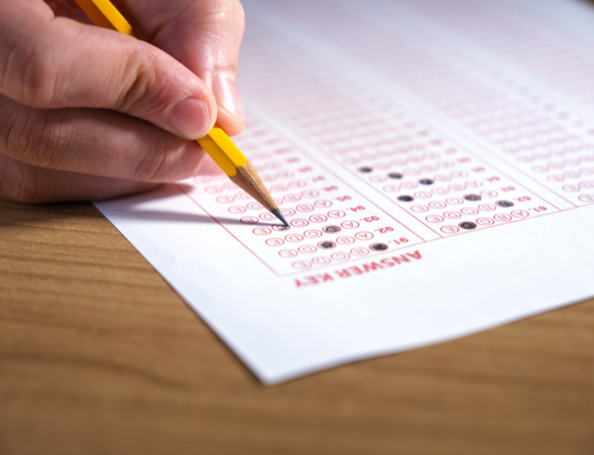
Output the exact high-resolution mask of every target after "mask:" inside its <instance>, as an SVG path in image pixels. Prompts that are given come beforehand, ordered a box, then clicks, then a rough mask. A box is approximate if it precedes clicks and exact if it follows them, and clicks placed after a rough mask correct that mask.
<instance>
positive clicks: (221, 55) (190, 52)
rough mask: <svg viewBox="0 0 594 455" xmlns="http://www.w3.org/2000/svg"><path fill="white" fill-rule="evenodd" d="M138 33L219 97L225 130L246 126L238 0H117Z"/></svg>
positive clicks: (220, 123)
mask: <svg viewBox="0 0 594 455" xmlns="http://www.w3.org/2000/svg"><path fill="white" fill-rule="evenodd" d="M115 3H116V4H117V5H118V8H122V11H124V13H125V16H126V17H129V18H130V19H131V21H132V22H133V24H132V25H133V27H134V29H135V30H137V31H138V32H139V34H140V35H141V36H142V37H143V38H144V39H146V40H147V41H149V42H150V43H152V44H154V45H155V46H156V47H158V48H160V49H163V50H164V51H165V52H167V53H168V54H170V55H171V56H173V57H174V58H175V59H176V60H177V61H179V62H181V63H183V64H184V65H185V66H186V67H187V68H189V69H190V70H191V71H192V72H193V73H194V74H196V75H198V76H199V77H200V78H201V79H202V80H203V81H205V83H206V84H207V85H208V87H209V88H211V89H212V92H213V94H214V96H215V98H216V102H217V107H218V109H217V111H218V115H217V124H218V126H220V127H221V128H223V129H224V130H225V131H226V132H227V133H228V134H230V135H234V134H238V133H240V132H241V131H242V130H243V128H244V127H245V113H244V110H243V104H242V101H241V97H240V95H239V90H238V88H237V60H238V56H239V46H240V44H241V38H242V36H243V30H244V26H245V21H244V11H243V8H242V6H241V3H239V1H237V0H202V1H191V2H188V1H187V0H169V1H167V2H163V1H161V0H115Z"/></svg>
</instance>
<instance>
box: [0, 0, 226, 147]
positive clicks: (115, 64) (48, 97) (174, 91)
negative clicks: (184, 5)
mask: <svg viewBox="0 0 594 455" xmlns="http://www.w3.org/2000/svg"><path fill="white" fill-rule="evenodd" d="M23 1H25V3H26V6H25V7H23V4H22V2H23ZM0 74H2V75H3V76H4V77H3V78H1V79H0V94H3V95H5V96H7V97H9V98H11V99H13V100H15V101H17V102H20V103H21V104H25V105H28V106H32V107H37V108H44V109H49V108H61V107H92V108H105V109H111V110H116V111H119V112H123V113H126V114H128V115H131V116H134V117H138V118H141V119H143V120H146V121H149V122H151V123H153V124H155V125H156V126H158V127H161V128H162V129H164V130H167V131H169V132H171V133H174V134H176V135H178V136H180V137H183V138H186V139H198V138H200V137H203V136H204V135H206V134H207V132H208V131H209V130H210V128H212V126H213V125H214V122H215V119H216V101H215V99H214V97H213V95H212V92H211V90H210V88H209V87H208V86H207V85H206V84H205V83H204V82H203V81H202V80H201V79H200V78H199V77H197V76H196V74H194V73H193V72H192V71H190V70H188V69H187V68H186V67H184V65H182V64H181V63H179V62H177V61H176V60H175V59H174V58H172V57H171V56H169V55H167V54H166V53H165V52H163V51H161V50H159V49H157V48H156V47H154V46H151V45H150V44H147V43H144V42H142V41H139V40H136V39H134V38H132V37H129V36H125V35H121V34H119V33H115V32H113V31H111V30H105V29H101V28H99V27H94V26H89V25H83V24H80V23H78V22H75V21H72V20H70V19H65V18H55V17H54V16H53V12H52V11H51V9H49V7H48V6H47V5H46V4H45V3H44V2H42V1H41V0H2V2H0Z"/></svg>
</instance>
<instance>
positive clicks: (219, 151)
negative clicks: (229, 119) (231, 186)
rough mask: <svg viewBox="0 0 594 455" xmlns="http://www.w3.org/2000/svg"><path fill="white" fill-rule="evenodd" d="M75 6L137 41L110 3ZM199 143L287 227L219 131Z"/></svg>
mask: <svg viewBox="0 0 594 455" xmlns="http://www.w3.org/2000/svg"><path fill="white" fill-rule="evenodd" d="M76 3H78V5H79V6H80V7H81V9H82V10H83V11H84V12H85V14H86V15H87V16H89V18H90V19H91V20H92V21H93V23H94V24H95V25H98V26H100V27H105V28H110V29H112V30H116V31H118V32H120V33H124V34H126V35H130V36H133V37H135V38H139V37H138V35H137V34H136V33H135V32H134V30H132V26H131V25H130V24H129V23H128V21H127V20H126V19H125V18H124V16H122V15H121V13H120V12H119V11H118V10H117V9H116V7H115V6H113V4H112V3H111V2H110V1H109V0H76ZM198 143H199V144H200V146H201V147H202V148H203V149H204V150H205V151H206V153H208V154H209V155H210V156H211V158H212V159H213V160H214V162H215V163H217V165H218V166H219V167H220V168H221V169H222V170H223V172H225V174H227V176H228V177H229V178H230V179H231V181H233V183H235V184H236V185H237V186H239V187H241V188H242V189H243V190H245V192H246V193H248V194H249V195H250V196H252V197H253V198H254V199H256V200H257V201H258V202H259V203H260V204H262V205H263V206H264V207H265V208H266V209H267V210H270V211H271V212H272V213H273V214H274V215H275V216H276V217H277V218H278V219H279V220H281V221H282V222H283V223H284V224H285V226H289V224H288V223H287V220H286V219H285V217H284V216H283V214H282V213H281V211H280V210H279V208H278V206H277V205H276V203H275V202H274V200H273V199H272V197H271V196H270V193H269V192H268V190H267V189H266V187H265V186H264V183H262V180H261V179H260V177H259V176H258V173H257V172H256V170H255V169H254V166H252V163H250V161H249V160H248V159H247V158H246V157H245V155H244V154H243V153H242V152H241V150H239V148H238V147H237V146H236V145H235V144H234V143H233V141H232V140H231V139H230V138H229V136H227V134H226V133H225V132H224V131H223V130H222V129H221V128H218V127H216V126H215V127H214V128H213V129H212V130H210V131H209V133H208V135H206V136H204V137H203V138H201V139H198Z"/></svg>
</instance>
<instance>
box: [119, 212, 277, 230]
mask: <svg viewBox="0 0 594 455" xmlns="http://www.w3.org/2000/svg"><path fill="white" fill-rule="evenodd" d="M127 215H129V218H130V219H134V220H144V221H176V222H182V223H202V224H208V223H216V222H217V221H218V222H219V223H222V224H237V225H242V226H267V227H272V226H275V225H276V224H277V223H269V222H258V223H254V224H246V223H242V222H241V221H240V220H238V219H237V218H229V217H219V218H217V219H216V220H215V219H214V218H212V217H210V216H208V215H199V214H194V213H183V212H171V211H166V210H131V211H130V212H128V214H127ZM120 216H121V214H120Z"/></svg>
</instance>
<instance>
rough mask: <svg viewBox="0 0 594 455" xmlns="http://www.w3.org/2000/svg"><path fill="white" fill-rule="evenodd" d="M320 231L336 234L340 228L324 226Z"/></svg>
mask: <svg viewBox="0 0 594 455" xmlns="http://www.w3.org/2000/svg"><path fill="white" fill-rule="evenodd" d="M322 231H324V232H325V233H326V234H336V233H337V232H340V228H339V227H338V226H324V228H322Z"/></svg>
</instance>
